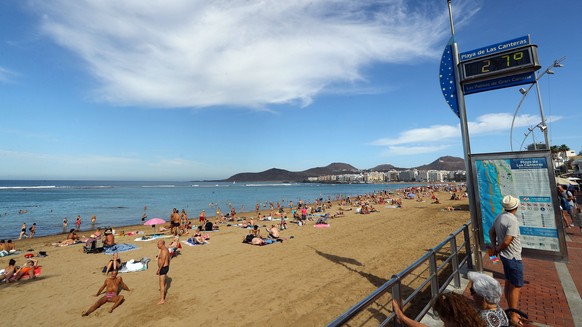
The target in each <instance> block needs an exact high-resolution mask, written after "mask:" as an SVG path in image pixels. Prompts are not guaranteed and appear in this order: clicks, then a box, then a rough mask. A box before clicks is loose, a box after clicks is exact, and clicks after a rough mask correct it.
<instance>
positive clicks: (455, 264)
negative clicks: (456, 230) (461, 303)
mask: <svg viewBox="0 0 582 327" xmlns="http://www.w3.org/2000/svg"><path fill="white" fill-rule="evenodd" d="M451 236H452V237H451V250H452V252H451V255H452V256H453V257H452V266H453V276H454V279H453V280H454V285H455V288H459V287H461V273H460V272H459V253H458V252H457V237H456V236H455V235H453V234H451Z"/></svg>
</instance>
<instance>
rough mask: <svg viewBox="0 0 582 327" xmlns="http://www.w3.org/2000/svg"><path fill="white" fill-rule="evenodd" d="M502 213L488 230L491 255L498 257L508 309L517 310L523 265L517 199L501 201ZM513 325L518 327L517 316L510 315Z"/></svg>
mask: <svg viewBox="0 0 582 327" xmlns="http://www.w3.org/2000/svg"><path fill="white" fill-rule="evenodd" d="M501 205H502V206H503V209H504V212H503V213H501V214H500V215H499V216H497V217H496V218H495V221H493V226H491V228H490V229H489V238H490V240H491V247H492V249H493V255H499V257H500V259H501V262H502V263H503V272H504V274H505V299H506V300H507V305H508V306H509V307H510V308H515V309H517V306H518V304H519V294H520V291H521V287H522V286H523V264H522V261H521V235H520V233H519V223H518V221H517V217H515V212H516V211H517V208H518V207H519V199H517V198H515V197H513V196H511V195H507V196H505V197H504V198H503V200H501ZM510 319H511V321H512V323H513V324H518V325H519V316H518V315H517V314H516V313H511V316H510Z"/></svg>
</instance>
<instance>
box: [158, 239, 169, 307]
mask: <svg viewBox="0 0 582 327" xmlns="http://www.w3.org/2000/svg"><path fill="white" fill-rule="evenodd" d="M158 249H160V252H159V253H158V271H157V272H156V275H158V276H160V302H158V304H164V303H165V302H166V276H167V274H168V271H169V270H170V251H168V248H167V247H166V242H164V241H163V240H158Z"/></svg>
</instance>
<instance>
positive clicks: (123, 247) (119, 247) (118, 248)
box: [103, 243, 137, 255]
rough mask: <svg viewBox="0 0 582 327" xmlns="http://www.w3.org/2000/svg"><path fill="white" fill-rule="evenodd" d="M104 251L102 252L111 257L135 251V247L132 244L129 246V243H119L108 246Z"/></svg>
mask: <svg viewBox="0 0 582 327" xmlns="http://www.w3.org/2000/svg"><path fill="white" fill-rule="evenodd" d="M104 249H105V251H103V253H105V254H108V255H112V254H114V253H115V252H127V251H131V250H135V249H137V246H136V245H133V244H129V243H121V244H115V245H114V246H110V247H107V248H104Z"/></svg>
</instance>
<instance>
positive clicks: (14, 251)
mask: <svg viewBox="0 0 582 327" xmlns="http://www.w3.org/2000/svg"><path fill="white" fill-rule="evenodd" d="M21 253H22V251H16V250H11V251H10V252H9V251H6V250H2V251H0V257H5V256H7V255H15V254H21Z"/></svg>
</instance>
